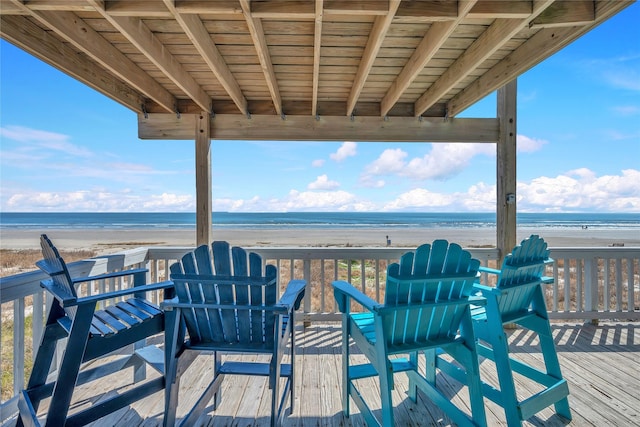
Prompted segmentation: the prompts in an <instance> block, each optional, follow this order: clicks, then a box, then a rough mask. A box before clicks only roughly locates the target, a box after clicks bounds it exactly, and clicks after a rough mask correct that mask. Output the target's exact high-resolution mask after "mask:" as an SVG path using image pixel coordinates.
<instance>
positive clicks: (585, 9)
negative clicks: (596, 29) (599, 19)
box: [530, 0, 596, 29]
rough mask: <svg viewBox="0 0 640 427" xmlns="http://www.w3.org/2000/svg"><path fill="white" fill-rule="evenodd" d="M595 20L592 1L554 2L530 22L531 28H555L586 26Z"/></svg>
mask: <svg viewBox="0 0 640 427" xmlns="http://www.w3.org/2000/svg"><path fill="white" fill-rule="evenodd" d="M595 20H596V6H595V2H594V1H593V0H581V1H580V0H571V1H566V0H563V1H556V2H555V3H554V4H553V5H551V6H550V7H549V8H547V9H546V10H545V11H544V12H542V13H541V14H540V15H539V16H538V17H537V18H536V19H534V20H533V21H532V22H531V25H530V26H531V28H533V29H538V28H557V27H565V26H573V25H586V24H589V23H592V22H594V21H595Z"/></svg>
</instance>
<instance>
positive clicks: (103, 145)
mask: <svg viewBox="0 0 640 427" xmlns="http://www.w3.org/2000/svg"><path fill="white" fill-rule="evenodd" d="M638 22H640V4H638V3H635V4H633V5H632V6H630V7H628V8H627V9H625V10H623V11H622V12H621V13H620V14H618V15H617V16H615V17H613V18H612V19H610V20H609V21H607V22H605V23H603V24H601V25H600V26H599V27H597V28H596V29H594V30H592V31H591V32H590V33H588V34H587V35H585V36H583V37H582V38H581V39H579V40H578V41H576V42H574V43H573V44H571V45H569V46H567V47H565V49H563V50H562V51H560V52H559V53H557V54H556V55H554V56H552V57H551V58H549V59H548V60H547V61H545V62H544V63H542V64H539V65H538V66H536V67H535V68H534V69H532V70H530V71H529V72H527V73H526V74H524V75H523V76H521V77H520V78H519V79H518V150H519V152H518V176H517V179H518V210H519V211H520V212H637V213H640V25H638ZM0 55H1V56H0V58H1V63H0V98H1V99H0V138H1V143H0V210H1V211H4V212H67V211H76V212H78V211H86V212H110V211H119V212H127V211H130V212H173V211H188V212H193V211H195V172H194V163H195V162H194V142H193V141H149V140H139V139H138V138H137V121H136V120H137V119H136V115H135V113H133V112H132V111H130V110H128V109H126V108H124V107H122V106H120V105H119V104H117V103H115V102H114V101H111V100H110V99H108V98H107V97H105V96H103V95H101V94H99V93H98V92H95V91H94V90H92V89H90V88H88V87H86V86H84V85H82V84H81V83H79V82H76V81H75V80H73V79H72V78H70V77H67V76H66V75H64V74H62V73H60V72H59V71H57V70H55V69H53V68H51V67H50V66H48V65H47V64H45V63H43V62H41V61H39V60H38V59H36V58H34V57H32V56H30V55H28V54H26V53H25V52H23V51H21V50H20V49H18V48H16V47H14V46H13V45H11V44H9V43H7V42H5V41H0ZM495 110H496V106H495V94H493V95H490V96H488V97H487V98H486V99H485V100H483V101H481V102H480V103H478V104H476V105H475V106H473V107H471V108H469V109H468V110H467V111H465V112H464V113H463V114H461V115H460V116H459V117H495ZM211 147H212V179H213V198H214V203H213V205H214V206H213V208H214V210H216V211H244V212H253V211H260V212H264V211H424V212H454V211H461V212H462V211H482V212H493V211H495V169H496V167H495V161H496V159H495V146H494V145H493V144H415V143H414V144H400V143H388V144H387V143H357V144H356V143H353V142H349V141H345V142H340V143H327V142H258V141H212V144H211Z"/></svg>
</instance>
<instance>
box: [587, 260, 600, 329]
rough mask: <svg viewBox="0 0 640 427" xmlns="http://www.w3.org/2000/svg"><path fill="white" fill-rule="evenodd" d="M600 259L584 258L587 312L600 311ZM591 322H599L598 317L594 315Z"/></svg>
mask: <svg viewBox="0 0 640 427" xmlns="http://www.w3.org/2000/svg"><path fill="white" fill-rule="evenodd" d="M597 266H598V260H597V259H596V258H585V260H584V288H585V289H584V292H585V296H584V297H585V301H584V302H585V311H586V312H587V313H597V312H598V270H597V268H596V267H597ZM591 323H592V324H594V325H597V324H598V318H597V317H592V318H591Z"/></svg>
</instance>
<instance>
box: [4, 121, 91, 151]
mask: <svg viewBox="0 0 640 427" xmlns="http://www.w3.org/2000/svg"><path fill="white" fill-rule="evenodd" d="M0 136H2V137H3V138H7V139H11V140H13V141H17V142H21V143H23V144H25V145H23V146H21V147H20V148H21V149H27V150H28V149H35V148H39V149H48V150H53V151H57V152H63V153H65V154H69V155H72V156H77V157H90V156H92V152H91V151H90V150H88V149H87V148H84V147H80V146H78V145H75V144H72V143H70V142H68V140H69V136H68V135H63V134H60V133H55V132H47V131H43V130H38V129H31V128H26V127H23V126H5V127H1V128H0Z"/></svg>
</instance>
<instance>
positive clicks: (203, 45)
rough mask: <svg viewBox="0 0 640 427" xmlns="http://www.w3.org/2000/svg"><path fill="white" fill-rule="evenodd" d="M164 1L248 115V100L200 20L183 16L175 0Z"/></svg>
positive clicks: (225, 87) (241, 110)
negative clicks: (175, 5) (176, 6)
mask: <svg viewBox="0 0 640 427" xmlns="http://www.w3.org/2000/svg"><path fill="white" fill-rule="evenodd" d="M164 1H165V4H166V6H167V8H168V9H169V10H170V11H171V12H172V14H173V16H174V17H175V19H176V20H177V21H178V23H179V24H180V26H181V27H182V29H183V30H184V32H185V33H186V34H187V36H188V37H189V40H191V43H193V45H194V46H195V47H196V49H197V50H198V52H199V53H200V55H201V56H202V58H203V59H204V61H205V62H206V63H207V65H208V66H209V68H210V69H211V71H212V72H213V73H214V74H215V76H216V78H217V79H218V81H219V82H220V84H221V85H222V86H223V87H224V89H225V91H226V92H227V93H228V94H229V96H230V97H231V99H232V100H233V102H234V103H235V104H236V106H237V107H238V109H239V110H240V112H241V113H242V114H247V113H248V111H247V99H246V98H245V96H244V95H243V94H242V89H240V85H239V84H238V81H237V80H236V78H235V77H234V76H233V73H232V72H231V71H230V70H229V67H228V65H227V63H226V62H225V60H224V58H223V57H222V55H221V54H220V51H219V50H218V48H217V46H216V45H215V43H214V42H213V40H212V39H211V36H210V35H209V32H208V31H207V29H206V28H205V27H204V24H203V23H202V21H201V20H200V18H199V17H198V16H197V15H192V14H187V15H181V14H180V13H178V11H177V10H176V9H175V7H174V4H173V3H174V0H164Z"/></svg>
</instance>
